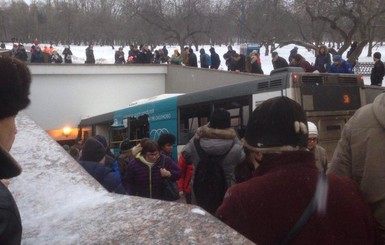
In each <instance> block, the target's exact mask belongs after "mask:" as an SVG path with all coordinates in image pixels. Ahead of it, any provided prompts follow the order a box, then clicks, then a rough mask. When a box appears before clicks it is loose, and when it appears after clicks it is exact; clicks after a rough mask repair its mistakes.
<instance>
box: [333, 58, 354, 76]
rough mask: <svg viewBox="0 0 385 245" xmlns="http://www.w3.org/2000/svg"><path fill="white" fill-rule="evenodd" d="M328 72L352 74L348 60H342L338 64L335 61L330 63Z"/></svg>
mask: <svg viewBox="0 0 385 245" xmlns="http://www.w3.org/2000/svg"><path fill="white" fill-rule="evenodd" d="M329 73H347V74H353V67H352V65H351V64H350V63H349V62H347V61H345V60H342V61H341V63H340V64H339V65H338V66H337V65H336V64H335V63H333V64H331V66H330V67H329Z"/></svg>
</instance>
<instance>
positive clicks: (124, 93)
mask: <svg viewBox="0 0 385 245" xmlns="http://www.w3.org/2000/svg"><path fill="white" fill-rule="evenodd" d="M29 68H30V70H31V73H32V87H31V101H32V103H31V105H30V106H29V107H28V108H27V109H26V113H27V114H28V115H30V116H31V118H33V119H34V120H35V121H36V122H37V123H38V124H39V125H40V126H41V127H42V128H44V129H45V130H51V129H58V128H63V127H64V126H70V127H77V125H78V124H79V122H80V120H81V119H82V118H86V117H89V116H94V115H99V114H103V113H106V112H110V111H113V110H117V109H121V108H124V107H125V106H126V105H127V104H128V103H129V102H131V101H134V100H138V99H141V98H146V97H151V96H154V95H158V94H163V93H165V74H166V72H167V67H166V66H156V65H155V66H135V65H133V66H116V65H47V64H45V65H30V66H29Z"/></svg>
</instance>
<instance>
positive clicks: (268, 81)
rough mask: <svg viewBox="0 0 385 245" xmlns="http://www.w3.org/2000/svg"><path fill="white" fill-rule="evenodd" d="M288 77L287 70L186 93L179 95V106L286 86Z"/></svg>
mask: <svg viewBox="0 0 385 245" xmlns="http://www.w3.org/2000/svg"><path fill="white" fill-rule="evenodd" d="M287 77H288V73H287V72H286V73H282V74H277V75H275V76H274V77H273V76H265V77H261V78H259V79H257V80H253V81H248V82H242V83H237V84H232V85H227V86H223V87H218V88H213V89H208V90H204V91H198V92H192V93H188V94H184V95H181V96H179V97H178V99H177V101H178V106H185V105H191V104H197V103H201V102H207V101H212V100H220V99H228V98H229V97H239V96H244V95H250V94H252V93H256V92H257V91H270V90H277V89H281V88H286V87H287V86H288V79H287Z"/></svg>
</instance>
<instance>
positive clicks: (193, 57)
mask: <svg viewBox="0 0 385 245" xmlns="http://www.w3.org/2000/svg"><path fill="white" fill-rule="evenodd" d="M188 58H189V62H188V65H189V66H193V67H198V59H197V56H196V55H195V54H194V50H192V49H191V48H190V49H189V54H188Z"/></svg>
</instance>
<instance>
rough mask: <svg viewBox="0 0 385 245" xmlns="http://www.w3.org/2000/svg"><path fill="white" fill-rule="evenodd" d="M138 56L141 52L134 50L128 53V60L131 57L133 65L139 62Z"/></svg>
mask: <svg viewBox="0 0 385 245" xmlns="http://www.w3.org/2000/svg"><path fill="white" fill-rule="evenodd" d="M138 54H139V51H138V50H137V49H133V50H129V51H128V58H127V60H128V59H129V57H132V61H131V62H132V63H136V62H137V59H138Z"/></svg>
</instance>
